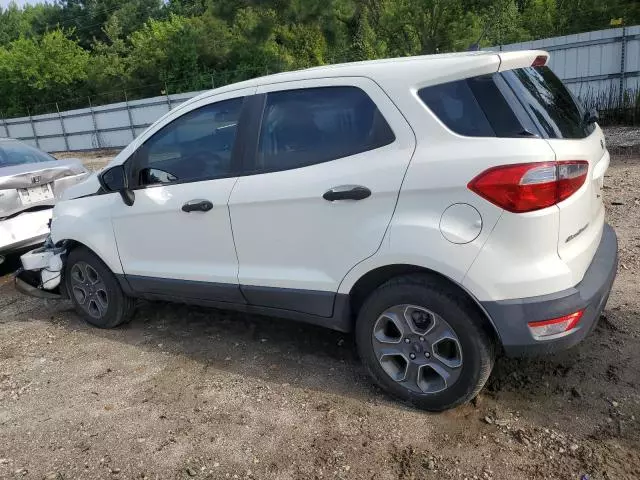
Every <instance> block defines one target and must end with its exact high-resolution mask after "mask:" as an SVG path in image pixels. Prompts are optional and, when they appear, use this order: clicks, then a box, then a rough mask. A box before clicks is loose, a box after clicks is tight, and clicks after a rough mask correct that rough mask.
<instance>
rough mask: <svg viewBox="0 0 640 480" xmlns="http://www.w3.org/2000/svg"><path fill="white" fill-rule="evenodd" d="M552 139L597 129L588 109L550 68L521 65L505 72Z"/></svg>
mask: <svg viewBox="0 0 640 480" xmlns="http://www.w3.org/2000/svg"><path fill="white" fill-rule="evenodd" d="M502 75H503V76H504V78H505V80H506V81H507V83H509V86H511V87H512V88H513V90H514V92H515V94H516V95H517V96H518V98H519V99H520V101H521V102H522V103H523V104H524V106H525V107H526V108H527V110H528V111H529V113H530V114H531V115H532V116H533V117H534V121H536V122H537V123H538V125H539V127H540V128H541V129H542V130H543V131H544V133H546V134H547V136H548V137H549V138H585V137H588V136H589V134H591V132H592V131H593V129H594V126H593V124H587V123H585V121H584V118H585V110H584V108H583V107H582V104H581V103H580V101H579V100H577V99H576V98H575V97H574V96H573V94H572V93H571V92H570V91H569V89H568V88H567V87H565V85H564V84H563V83H562V81H561V80H560V79H559V78H558V77H556V75H555V74H554V73H553V72H552V71H551V69H550V68H549V67H535V68H534V67H531V68H519V69H517V70H511V71H507V72H504V73H503V74H502Z"/></svg>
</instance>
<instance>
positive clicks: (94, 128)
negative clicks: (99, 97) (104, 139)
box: [87, 97, 102, 148]
mask: <svg viewBox="0 0 640 480" xmlns="http://www.w3.org/2000/svg"><path fill="white" fill-rule="evenodd" d="M87 99H88V100H89V111H90V112H91V122H92V123H93V134H94V135H95V137H96V143H97V144H98V145H97V147H98V148H102V145H100V133H98V124H97V123H96V112H94V111H93V105H91V97H87Z"/></svg>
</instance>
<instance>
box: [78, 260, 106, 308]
mask: <svg viewBox="0 0 640 480" xmlns="http://www.w3.org/2000/svg"><path fill="white" fill-rule="evenodd" d="M71 290H72V293H73V296H74V298H75V300H76V302H78V305H79V306H80V307H81V308H82V309H83V310H84V311H85V312H87V313H88V314H89V315H90V316H91V317H93V318H97V319H99V318H102V317H104V316H105V315H106V313H107V310H108V308H109V295H108V293H107V288H106V286H105V284H104V281H103V280H102V278H101V277H100V275H99V274H98V272H97V271H96V270H95V268H93V267H92V266H91V265H89V264H88V263H86V262H77V263H76V264H74V265H73V267H71Z"/></svg>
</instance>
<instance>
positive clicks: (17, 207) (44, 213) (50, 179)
mask: <svg viewBox="0 0 640 480" xmlns="http://www.w3.org/2000/svg"><path fill="white" fill-rule="evenodd" d="M88 175H89V172H88V171H87V169H86V168H85V167H84V166H83V165H82V162H81V161H80V160H78V159H64V160H56V159H55V158H53V157H52V156H50V155H49V154H47V153H44V152H42V151H40V150H38V149H36V148H33V147H31V146H29V145H27V144H25V143H22V142H20V141H18V140H13V139H9V138H0V263H2V261H3V260H4V258H5V256H6V255H9V254H12V253H16V252H20V251H24V250H27V249H28V248H29V247H33V246H35V245H38V244H41V243H42V242H43V241H44V240H45V238H46V237H47V235H48V234H49V221H50V220H51V212H52V210H53V206H54V204H55V203H56V201H57V200H58V199H59V198H60V195H61V194H62V192H63V191H64V190H65V189H66V188H68V187H69V186H71V185H75V184H77V183H79V182H81V181H82V180H84V179H85V178H87V176H88Z"/></svg>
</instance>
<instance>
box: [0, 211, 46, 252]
mask: <svg viewBox="0 0 640 480" xmlns="http://www.w3.org/2000/svg"><path fill="white" fill-rule="evenodd" d="M52 211H53V208H47V209H45V210H38V211H35V212H24V213H21V214H19V215H16V216H15V217H11V218H9V219H7V220H2V221H0V254H2V255H7V254H9V253H13V252H18V251H20V250H25V249H27V248H29V247H32V246H35V245H39V244H41V243H43V242H44V240H45V238H47V235H49V220H51V212H52Z"/></svg>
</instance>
